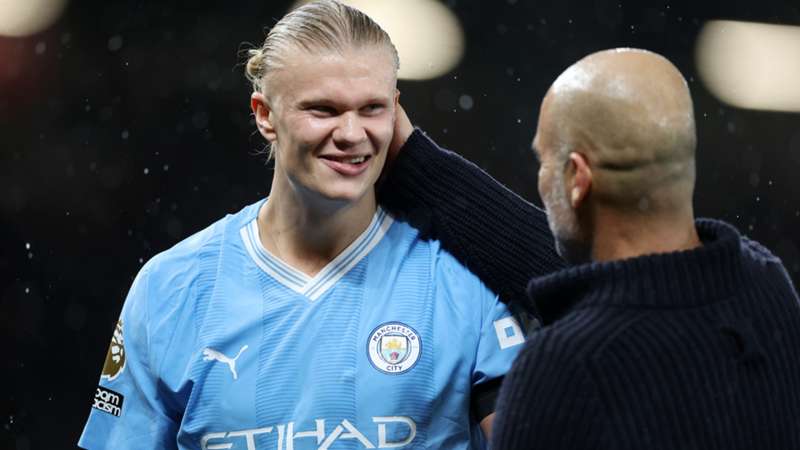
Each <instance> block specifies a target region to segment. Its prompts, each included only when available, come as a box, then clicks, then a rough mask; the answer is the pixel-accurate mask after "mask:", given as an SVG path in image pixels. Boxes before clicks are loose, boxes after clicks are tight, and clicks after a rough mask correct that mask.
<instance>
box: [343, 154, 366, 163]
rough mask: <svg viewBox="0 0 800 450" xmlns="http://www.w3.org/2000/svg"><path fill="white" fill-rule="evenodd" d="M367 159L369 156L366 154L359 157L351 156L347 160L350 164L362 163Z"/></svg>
mask: <svg viewBox="0 0 800 450" xmlns="http://www.w3.org/2000/svg"><path fill="white" fill-rule="evenodd" d="M366 159H367V158H366V157H365V156H359V157H358V158H350V159H348V160H347V162H348V163H350V164H361V163H362V162H364V160H366Z"/></svg>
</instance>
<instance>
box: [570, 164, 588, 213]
mask: <svg viewBox="0 0 800 450" xmlns="http://www.w3.org/2000/svg"><path fill="white" fill-rule="evenodd" d="M566 170H567V176H566V177H565V178H566V180H567V183H568V185H567V187H568V188H569V203H570V205H572V208H573V209H577V208H578V207H579V206H580V205H581V204H582V203H583V200H584V199H585V198H586V196H587V195H589V191H590V190H591V189H592V169H591V167H589V161H588V159H587V158H586V155H584V154H582V153H578V152H571V153H570V154H569V161H568V162H567V168H566Z"/></svg>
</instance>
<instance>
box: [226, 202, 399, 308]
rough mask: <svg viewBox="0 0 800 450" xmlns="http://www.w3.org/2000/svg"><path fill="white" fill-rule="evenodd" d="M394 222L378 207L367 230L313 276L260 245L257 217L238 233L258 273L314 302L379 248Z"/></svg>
mask: <svg viewBox="0 0 800 450" xmlns="http://www.w3.org/2000/svg"><path fill="white" fill-rule="evenodd" d="M393 222H394V219H392V216H390V215H389V214H388V213H386V211H384V210H383V209H382V208H381V207H380V206H379V207H378V208H377V210H376V211H375V214H374V215H373V216H372V222H370V224H369V226H367V229H366V230H364V231H363V232H362V233H361V234H360V235H359V236H358V237H357V238H356V240H354V241H353V242H352V243H351V244H350V245H348V246H347V248H345V249H344V250H343V251H342V252H341V253H339V255H338V256H337V257H336V258H334V259H333V261H331V262H329V263H328V264H327V265H326V266H325V267H323V268H322V270H320V271H319V273H317V274H316V275H315V276H314V277H310V276H308V275H306V274H304V273H303V272H301V271H299V270H297V269H295V268H294V267H292V266H290V265H288V264H286V263H285V262H283V261H282V260H281V259H279V258H278V257H277V256H275V255H273V254H272V253H270V252H269V251H267V249H265V248H264V246H263V245H261V240H260V239H259V236H258V219H257V217H256V218H254V219H253V220H251V221H250V222H249V223H248V224H247V225H245V226H243V227H242V228H241V230H240V231H239V234H240V235H241V237H242V241H243V242H244V247H245V249H246V250H247V253H249V254H250V257H251V258H253V261H254V262H255V263H256V265H257V266H258V267H259V268H260V269H261V270H263V271H264V272H266V273H267V274H268V275H270V276H271V277H272V278H274V279H275V280H277V281H278V282H279V283H281V284H283V285H284V286H286V287H288V288H289V289H291V290H293V291H295V292H297V293H298V294H301V295H305V296H306V297H308V299H310V300H311V301H315V300H317V299H318V298H320V297H321V296H322V295H323V294H324V293H325V292H327V291H328V290H329V289H330V288H331V287H332V286H333V285H335V284H336V282H337V281H339V279H341V278H342V277H343V276H344V275H345V274H347V272H349V271H350V269H352V268H353V267H355V265H356V264H358V263H359V261H361V260H362V259H364V257H365V256H367V255H368V254H369V252H370V251H371V250H372V249H373V248H374V247H375V246H376V245H378V242H380V241H381V239H382V238H383V236H384V235H385V234H386V231H387V230H388V229H389V227H390V226H391V225H392V223H393Z"/></svg>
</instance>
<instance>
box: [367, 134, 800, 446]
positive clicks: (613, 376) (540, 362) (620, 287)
mask: <svg viewBox="0 0 800 450" xmlns="http://www.w3.org/2000/svg"><path fill="white" fill-rule="evenodd" d="M381 199H382V202H383V203H384V205H385V206H387V207H388V208H389V209H390V210H392V211H393V212H395V213H396V214H400V215H405V216H406V217H410V218H411V219H412V223H416V224H417V225H418V226H420V227H422V228H424V229H427V230H428V231H429V232H430V233H431V234H432V235H433V236H435V237H437V238H438V239H440V240H441V241H442V243H443V245H444V246H445V247H446V248H448V249H449V250H450V251H451V252H452V253H453V254H454V255H455V256H456V257H458V258H460V259H461V260H462V261H463V262H465V263H466V264H467V265H468V266H469V267H470V269H472V270H473V271H474V272H475V273H476V274H477V275H478V276H479V277H481V278H482V279H483V280H484V282H485V283H486V284H487V285H488V286H489V287H491V288H493V289H495V290H496V291H497V292H499V293H501V295H505V296H506V298H507V299H509V300H512V301H518V302H523V301H524V300H523V295H524V292H525V289H524V286H525V285H527V280H528V279H529V278H530V277H531V276H538V277H537V278H536V279H534V280H533V281H532V282H531V283H530V292H529V294H530V295H531V297H532V298H534V299H535V300H536V308H535V309H536V310H537V311H538V315H539V316H540V317H541V318H542V319H543V321H544V323H545V327H544V328H542V329H540V330H538V331H537V332H535V333H533V334H532V335H531V336H530V337H529V342H528V343H527V344H526V347H525V349H524V351H523V352H522V353H521V355H520V357H519V359H518V360H517V362H516V363H515V365H514V368H513V369H512V371H511V373H510V374H509V376H508V377H507V379H506V381H505V382H504V385H503V389H502V393H501V397H500V400H499V403H498V405H497V412H498V415H497V419H496V422H495V426H494V432H493V448H494V450H502V449H526V448H541V449H800V307H799V306H798V298H797V294H796V292H795V291H794V288H793V287H792V285H791V282H790V281H789V277H788V276H787V274H786V271H785V269H784V268H783V266H782V265H781V264H780V261H779V260H778V259H777V258H775V257H774V256H772V254H770V253H769V251H767V250H766V249H764V248H763V247H761V246H759V245H758V244H756V243H754V242H752V241H750V240H748V239H746V238H742V237H740V235H739V234H738V232H736V230H735V229H734V228H733V227H731V226H729V225H727V224H724V223H722V222H716V221H710V220H701V221H698V223H697V229H698V232H699V234H700V237H701V239H702V240H703V243H704V245H703V246H702V247H700V248H698V249H695V250H691V251H687V252H679V253H672V254H662V255H651V256H644V257H640V258H635V259H630V260H623V261H616V262H611V263H603V264H588V265H585V266H579V267H574V268H570V269H567V270H561V271H559V272H557V273H553V274H551V275H546V276H541V275H542V274H543V273H548V272H551V271H552V270H555V269H560V268H561V267H562V266H561V263H560V262H559V260H558V258H557V256H555V253H554V252H553V251H552V240H551V238H550V236H549V233H548V232H547V231H546V226H547V224H546V220H545V218H544V215H543V213H542V212H541V210H539V209H537V208H536V207H534V206H533V205H531V204H529V203H527V202H525V201H524V200H522V199H520V198H519V197H517V196H516V195H514V194H513V193H511V192H510V191H508V190H507V189H505V188H504V187H502V186H501V185H499V184H498V183H496V182H495V181H494V180H492V179H491V177H489V176H488V175H486V174H485V173H484V172H482V171H480V169H478V168H477V167H475V166H474V165H472V164H470V163H468V162H466V161H465V160H463V159H462V158H460V157H458V156H457V155H455V154H453V153H450V152H447V151H444V150H441V149H439V148H438V147H437V146H436V145H435V144H434V143H433V142H432V141H430V140H429V139H427V138H426V137H425V136H424V135H423V134H422V133H421V132H419V131H415V133H414V134H413V135H412V136H411V138H410V139H409V141H408V142H407V144H406V146H405V147H404V148H403V149H402V150H401V153H400V156H399V157H398V159H397V161H396V163H395V166H394V167H393V170H392V172H391V173H390V174H389V176H388V177H387V180H386V185H385V188H384V189H383V191H382V192H381ZM528 274H530V276H529V275H528Z"/></svg>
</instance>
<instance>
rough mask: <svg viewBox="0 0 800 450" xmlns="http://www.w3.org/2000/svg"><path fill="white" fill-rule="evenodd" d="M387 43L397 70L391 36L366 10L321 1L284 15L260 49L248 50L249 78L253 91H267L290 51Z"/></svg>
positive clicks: (327, 0) (330, 49)
mask: <svg viewBox="0 0 800 450" xmlns="http://www.w3.org/2000/svg"><path fill="white" fill-rule="evenodd" d="M372 45H375V46H385V47H386V49H387V50H389V52H390V54H391V57H392V60H393V63H394V69H395V72H397V69H398V68H399V67H400V60H399V58H398V56H397V49H396V48H395V47H394V44H392V41H391V39H390V38H389V35H388V34H386V32H385V31H384V30H383V29H382V28H381V27H380V26H379V25H378V24H377V23H375V21H373V20H372V19H371V18H370V17H369V16H367V15H366V14H364V13H363V12H361V11H359V10H357V9H355V8H352V7H350V6H347V5H344V4H342V3H339V2H337V1H334V0H318V1H315V2H312V3H309V4H307V5H304V6H301V7H300V8H297V9H295V10H294V11H292V12H290V13H289V14H286V15H285V16H283V18H282V19H281V20H280V21H278V23H277V24H275V26H274V27H272V29H271V30H270V32H269V33H268V34H267V37H266V39H265V40H264V44H263V45H262V46H261V47H260V48H256V49H251V50H249V51H248V56H249V58H248V60H247V67H246V75H247V79H248V80H250V82H251V83H252V84H253V90H254V91H256V92H261V93H266V92H265V90H266V79H267V77H268V76H269V74H270V73H272V72H273V71H274V70H276V69H279V68H281V67H283V66H284V65H285V63H286V60H287V59H288V58H289V57H290V56H289V55H290V50H297V49H302V50H305V51H307V52H318V51H320V50H329V51H336V52H339V53H342V52H344V51H346V50H347V49H351V48H359V47H364V46H372Z"/></svg>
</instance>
